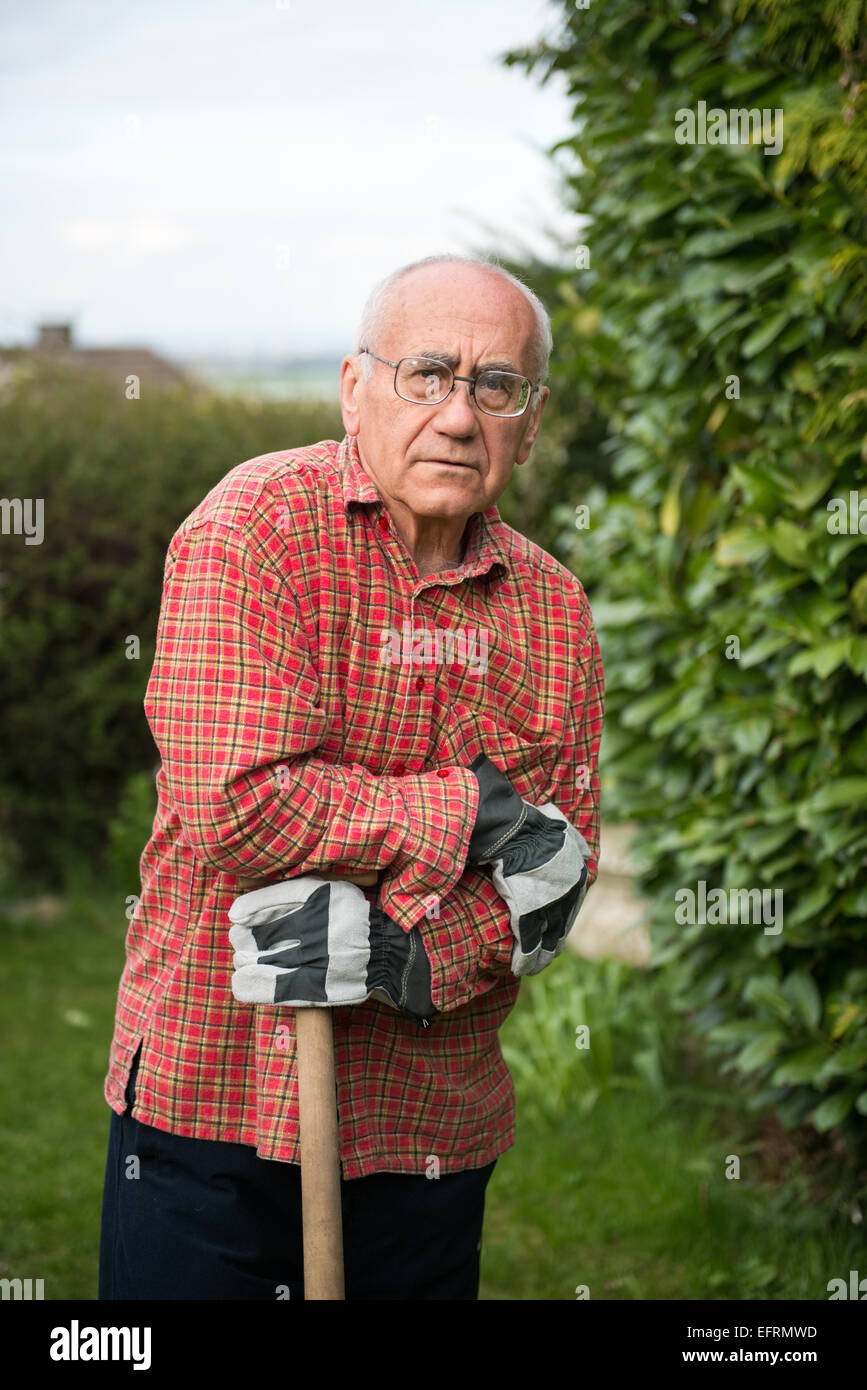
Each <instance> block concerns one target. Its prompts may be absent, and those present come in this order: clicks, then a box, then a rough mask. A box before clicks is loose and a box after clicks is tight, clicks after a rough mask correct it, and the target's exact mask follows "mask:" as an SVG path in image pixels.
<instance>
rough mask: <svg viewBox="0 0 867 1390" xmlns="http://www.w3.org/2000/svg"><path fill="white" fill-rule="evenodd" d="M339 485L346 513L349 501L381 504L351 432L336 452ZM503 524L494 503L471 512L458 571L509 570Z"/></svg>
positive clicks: (381, 501) (379, 496)
mask: <svg viewBox="0 0 867 1390" xmlns="http://www.w3.org/2000/svg"><path fill="white" fill-rule="evenodd" d="M337 463H338V467H339V469H340V474H341V479H342V486H343V506H344V510H346V511H347V512H348V510H349V504H350V502H362V503H366V502H378V503H380V505H381V506H383V507H384V506H385V503H384V502H383V500H382V495H381V494H380V492H379V489H378V488H377V486H376V484H375V483H374V481H373V479H372V478H371V477H369V475H368V474H367V473H365V471H364V468H363V466H362V463H361V458H360V456H359V453H358V443H357V440H356V438H355V436H354V435H348V434H347V435H344V437H343V440H342V442H341V444H340V448H339V451H338V455H337ZM503 530H504V523H503V520H502V518H501V516H500V513H499V510H498V508H497V507H496V506H490V507H486V508H485V510H484V511H483V512H474V513H473V515H472V516H471V517H470V523H469V530H468V533H467V543H466V550H465V554H464V560H463V564H462V565H461V566H460V570H459V572H460V573H463V572H464V571H469V572H471V573H473V574H485V573H487V572H488V571H489V570H491V569H493V567H494V566H496V565H499V566H502V567H503V569H504V570H505V571H506V573H508V572H509V570H510V564H509V552H508V548H507V545H506V538H505V536H504V535H503Z"/></svg>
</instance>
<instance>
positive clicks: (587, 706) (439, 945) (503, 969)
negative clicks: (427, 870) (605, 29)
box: [386, 596, 604, 1012]
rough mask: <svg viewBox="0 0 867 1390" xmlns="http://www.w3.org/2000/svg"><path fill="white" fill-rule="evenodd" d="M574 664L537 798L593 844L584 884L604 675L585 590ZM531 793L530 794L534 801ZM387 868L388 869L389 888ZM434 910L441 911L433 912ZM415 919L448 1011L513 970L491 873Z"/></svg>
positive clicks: (593, 825) (471, 871) (511, 940)
mask: <svg viewBox="0 0 867 1390" xmlns="http://www.w3.org/2000/svg"><path fill="white" fill-rule="evenodd" d="M584 606H585V611H584V623H583V624H582V635H581V638H580V645H579V663H580V664H579V671H578V675H577V678H576V682H575V688H574V693H573V695H572V698H571V700H570V706H569V715H568V720H567V725H566V729H565V733H564V739H563V743H562V745H561V747H560V751H559V755H558V758H557V761H556V764H555V765H554V768H553V770H552V775H551V778H550V781H549V782H548V785H547V786H546V787H545V790H544V792H543V794H542V795H541V796H540V797H539V798H538V804H540V805H541V804H543V803H545V802H553V804H554V805H555V806H557V807H558V808H559V810H561V811H562V812H563V814H564V815H565V816H566V818H567V820H568V821H569V822H570V824H571V825H572V826H574V828H575V829H576V830H577V831H578V832H579V834H581V835H582V836H583V837H584V839H585V840H586V842H587V845H588V846H589V848H590V851H591V854H590V857H589V858H588V859H587V860H586V867H587V880H586V886H587V887H588V888H589V886H590V885H591V884H592V883H593V882H594V880H595V878H596V875H597V872H598V853H599V773H598V760H599V742H600V738H601V734H602V717H603V712H604V679H603V671H602V658H601V655H600V652H599V644H598V641H597V638H596V633H595V630H594V627H593V622H592V618H591V616H590V608H589V604H588V603H587V599H586V596H585V597H584ZM535 800H536V798H534V801H535ZM387 883H388V875H386V888H387ZM437 912H438V914H439V915H438V916H436V915H434V914H435V913H437ZM419 927H420V930H421V934H422V939H423V941H424V944H425V949H426V951H427V955H428V958H429V959H430V962H431V995H432V999H433V1003H434V1007H435V1008H437V1009H439V1010H441V1011H443V1012H445V1011H448V1010H450V1009H455V1008H458V1007H459V1006H460V1005H462V1004H465V1003H467V1002H468V1001H469V1000H470V999H472V998H473V997H474V996H475V995H478V994H484V993H486V992H487V990H489V989H491V988H492V987H493V986H494V985H495V984H496V983H497V982H498V981H499V980H501V979H502V978H503V977H504V976H510V975H511V976H512V977H513V978H514V975H513V971H512V962H513V953H514V947H515V936H514V933H513V931H512V927H511V924H510V914H509V909H508V907H507V906H506V904H505V902H504V901H503V899H502V898H501V897H500V896H499V894H498V893H497V891H496V889H495V888H494V886H493V884H492V882H491V880H490V878H489V877H488V875H487V874H486V873H485V872H483V870H482V869H479V868H472V867H470V868H467V869H466V871H465V872H464V874H463V876H462V877H461V879H460V880H459V882H458V883H457V884H456V885H455V887H454V888H453V889H452V890H451V891H450V893H449V894H448V896H447V897H446V898H445V899H444V900H443V901H441V902H436V901H435V900H432V901H431V903H430V905H429V909H428V912H427V913H426V915H425V917H424V918H423V919H421V920H420V922H419Z"/></svg>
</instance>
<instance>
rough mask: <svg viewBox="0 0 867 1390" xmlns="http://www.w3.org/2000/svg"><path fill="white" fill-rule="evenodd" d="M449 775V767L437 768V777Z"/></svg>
mask: <svg viewBox="0 0 867 1390" xmlns="http://www.w3.org/2000/svg"><path fill="white" fill-rule="evenodd" d="M448 775H449V770H448V768H447V767H441V768H438V769H437V777H448Z"/></svg>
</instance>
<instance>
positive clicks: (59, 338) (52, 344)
mask: <svg viewBox="0 0 867 1390" xmlns="http://www.w3.org/2000/svg"><path fill="white" fill-rule="evenodd" d="M37 346H38V347H40V348H41V349H42V351H43V352H64V351H68V349H69V348H71V347H72V324H71V323H40V325H39V342H38V344H37Z"/></svg>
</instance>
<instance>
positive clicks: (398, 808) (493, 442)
mask: <svg viewBox="0 0 867 1390" xmlns="http://www.w3.org/2000/svg"><path fill="white" fill-rule="evenodd" d="M549 351H550V327H549V324H548V319H547V315H546V314H545V311H544V309H543V307H542V305H541V304H540V303H539V301H538V300H537V299H536V297H535V296H534V295H532V294H531V293H530V292H529V290H527V289H526V287H524V286H523V285H521V284H520V282H519V281H517V280H515V279H514V278H513V277H511V276H510V275H508V274H507V273H506V272H504V271H502V270H500V269H499V268H497V267H494V266H492V265H490V264H488V263H486V262H480V261H472V260H467V259H464V258H458V257H432V258H429V259H428V260H426V261H422V262H416V263H415V264H414V265H411V266H407V267H405V268H403V269H402V270H399V271H398V272H396V273H395V274H393V275H392V276H390V277H389V278H388V279H387V280H386V281H384V282H383V284H382V285H380V286H379V287H377V289H376V290H375V291H374V293H373V295H372V296H371V299H370V300H369V302H368V305H367V307H366V309H365V312H364V316H363V322H362V327H361V336H360V341H359V344H358V351H357V352H356V353H355V354H353V355H351V356H349V357H347V358H346V359H345V361H344V363H343V367H342V375H341V405H342V412H343V420H344V425H345V428H346V436H345V438H344V439H343V441H342V442H341V443H339V444H338V443H336V442H334V441H326V442H324V443H320V444H315V445H312V446H311V447H309V448H300V449H291V450H287V451H283V452H280V453H274V454H268V455H265V456H263V457H260V458H256V459H252V460H251V461H249V462H247V463H243V464H241V465H239V466H238V467H237V468H234V469H233V470H232V471H231V472H230V473H229V474H227V476H226V477H225V478H224V479H223V480H222V482H220V483H219V484H218V485H217V486H216V487H215V488H214V489H213V490H212V491H211V492H210V493H209V494H208V495H207V497H206V498H205V499H204V500H203V501H202V502H201V503H200V505H199V506H198V507H197V508H196V509H195V511H194V512H193V513H192V514H191V515H190V516H189V517H188V518H187V520H186V521H185V522H184V523H183V524H182V525H181V527H180V528H179V530H178V531H177V533H176V534H175V536H174V538H173V540H172V542H171V545H170V548H169V552H168V557H167V562H166V573H165V585H164V592H163V602H162V609H161V614H160V623H159V631H158V638H157V651H156V659H155V662H154V667H153V671H152V674H151V679H150V683H149V686H148V691H147V697H146V701H145V709H146V712H147V715H148V719H149V722H150V725H151V728H152V730H153V734H154V738H155V740H156V743H157V745H158V747H159V751H160V754H161V759H162V764H161V769H160V772H159V775H158V778H157V788H158V797H159V800H158V807H157V815H156V819H155V822H154V829H153V834H152V837H151V839H150V841H149V842H148V844H147V846H146V848H145V850H144V853H143V855H142V859H141V876H142V893H141V897H140V899H139V902H138V904H137V907H136V910H135V914H134V916H133V919H132V922H131V925H130V928H129V934H128V939H127V964H126V967H125V970H124V973H123V977H122V979H121V985H120V992H119V999H118V1008H117V1020H116V1026H115V1033H114V1039H113V1043H112V1048H111V1058H110V1068H109V1072H108V1076H107V1078H106V1088H105V1093H106V1098H107V1100H108V1102H109V1105H110V1106H111V1107H112V1110H113V1111H114V1112H115V1113H114V1114H113V1116H112V1120H111V1136H110V1144H109V1155H108V1164H107V1170H106V1184H105V1196H104V1205H103V1228H102V1242H101V1251H100V1297H102V1298H109V1299H112V1298H118V1299H123V1298H206V1299H207V1298H210V1299H222V1298H225V1299H236V1298H239V1299H278V1298H286V1297H289V1298H298V1297H303V1268H302V1253H301V1252H302V1246H301V1235H300V1168H299V1145H298V1092H297V1076H296V1068H295V1043H294V1028H293V1020H294V1008H295V1007H303V1006H305V1005H318V1006H319V1007H329V1008H330V1009H331V1011H332V1022H333V1032H334V1047H335V1069H336V1081H337V1101H338V1112H339V1135H340V1158H341V1168H342V1179H341V1188H342V1191H341V1199H342V1206H343V1228H344V1232H343V1238H344V1256H345V1276H346V1294H347V1298H373V1299H398V1298H400V1299H406V1298H421V1299H450V1298H456V1299H474V1298H477V1296H478V1279H479V1250H480V1247H481V1229H482V1219H483V1212H484V1196H485V1186H486V1184H487V1181H488V1179H489V1178H490V1175H491V1172H492V1170H493V1168H494V1165H495V1163H496V1160H497V1158H498V1157H499V1155H500V1154H502V1153H504V1152H505V1151H506V1150H507V1149H508V1148H509V1147H510V1146H511V1145H512V1143H513V1141H514V1089H513V1086H512V1081H511V1077H510V1075H509V1072H508V1069H507V1067H506V1065H505V1062H504V1060H503V1057H502V1053H501V1050H500V1046H499V1041H498V1030H499V1028H500V1025H501V1024H502V1023H503V1021H504V1019H505V1018H506V1017H507V1015H508V1014H509V1012H510V1010H511V1009H512V1007H513V1005H514V1003H515V1000H516V997H517V994H518V990H519V988H520V983H521V977H522V976H523V975H532V974H536V973H538V972H539V971H540V970H542V969H544V968H545V967H546V966H547V965H549V964H550V963H551V961H553V960H554V959H555V958H556V956H557V955H559V953H560V951H561V950H562V948H563V944H564V941H565V937H566V933H567V932H568V930H569V928H570V927H571V924H572V922H573V920H574V918H575V915H576V913H577V911H578V909H579V907H580V904H581V901H582V900H583V897H584V894H585V893H586V890H587V887H588V885H589V884H590V883H591V882H592V880H593V878H594V877H595V874H596V853H597V849H598V777H597V772H596V763H597V754H598V748H599V739H600V733H601V723H602V669H601V662H600V657H599V650H598V646H597V642H596V636H595V632H594V628H593V623H592V619H591V615H590V611H589V607H588V603H587V599H586V597H585V595H584V592H583V589H582V587H581V585H580V584H579V582H578V581H577V579H575V578H574V576H573V575H571V574H570V573H569V572H568V571H567V570H566V569H565V568H564V567H563V566H562V565H561V564H560V563H559V562H558V561H556V560H554V559H553V558H552V557H551V556H550V555H548V554H547V553H546V552H545V551H543V550H541V549H540V548H539V547H538V546H537V545H535V544H533V543H532V542H531V541H529V540H527V539H525V538H524V537H523V536H521V535H519V534H518V533H517V532H515V531H514V530H512V529H511V528H510V527H508V526H506V525H505V524H504V523H503V521H502V520H501V519H500V517H499V513H498V511H497V508H496V505H495V503H496V500H497V498H498V497H499V496H500V495H501V493H502V492H503V490H504V488H505V487H506V485H507V483H508V481H509V477H510V475H511V473H512V470H513V468H514V467H515V465H516V464H517V465H520V464H523V463H524V462H525V461H526V460H527V458H528V456H529V454H530V450H531V448H532V445H533V442H534V440H535V438H536V435H537V432H538V430H539V424H540V418H541V414H542V410H543V408H544V405H545V401H546V399H547V396H548V388H547V387H546V386H544V385H543V384H542V379H543V376H544V373H545V370H546V366H547V358H548V354H549Z"/></svg>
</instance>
